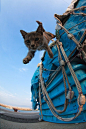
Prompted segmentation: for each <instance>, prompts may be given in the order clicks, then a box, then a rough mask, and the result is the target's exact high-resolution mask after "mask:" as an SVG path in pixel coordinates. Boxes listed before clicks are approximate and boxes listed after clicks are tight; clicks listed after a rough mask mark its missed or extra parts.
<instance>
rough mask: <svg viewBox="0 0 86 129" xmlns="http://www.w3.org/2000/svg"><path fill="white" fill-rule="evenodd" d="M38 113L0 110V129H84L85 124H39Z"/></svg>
mask: <svg viewBox="0 0 86 129" xmlns="http://www.w3.org/2000/svg"><path fill="white" fill-rule="evenodd" d="M38 117H39V115H38V113H36V114H33V113H31V114H30V113H29V115H27V114H23V115H22V113H14V112H8V111H7V112H6V111H2V110H0V129H86V122H85V123H79V124H56V123H50V122H45V121H42V122H39V121H38Z"/></svg>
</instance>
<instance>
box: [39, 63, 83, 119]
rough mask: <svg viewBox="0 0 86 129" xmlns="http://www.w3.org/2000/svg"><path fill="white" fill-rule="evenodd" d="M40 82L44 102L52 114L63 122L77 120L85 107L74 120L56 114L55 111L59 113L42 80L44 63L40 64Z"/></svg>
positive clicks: (80, 109)
mask: <svg viewBox="0 0 86 129" xmlns="http://www.w3.org/2000/svg"><path fill="white" fill-rule="evenodd" d="M40 81H41V86H42V92H43V96H44V100H45V101H46V103H47V104H48V106H49V108H50V110H51V112H52V114H53V115H54V116H55V117H56V118H58V119H59V120H62V121H71V120H73V119H75V118H76V117H78V116H79V115H80V113H81V111H82V107H83V106H81V107H80V108H79V111H78V113H77V114H76V115H75V116H74V117H72V118H62V117H60V116H59V115H57V114H56V112H55V111H57V109H56V108H55V107H54V105H53V103H52V101H51V99H50V98H49V95H48V93H47V91H46V88H45V86H44V82H43V78H42V63H41V64H40ZM46 97H47V98H46Z"/></svg>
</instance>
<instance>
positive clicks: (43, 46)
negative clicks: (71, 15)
mask: <svg viewBox="0 0 86 129" xmlns="http://www.w3.org/2000/svg"><path fill="white" fill-rule="evenodd" d="M36 22H37V23H38V24H39V26H38V28H37V30H36V31H34V32H30V33H27V32H25V31H23V30H20V32H21V34H22V36H23V38H24V42H25V45H26V46H27V47H28V49H29V52H28V54H27V56H26V57H25V58H24V59H23V63H24V64H27V63H29V61H30V60H31V59H32V58H33V57H34V54H35V52H36V50H46V51H47V52H48V55H49V56H50V58H53V53H52V51H51V49H50V47H49V46H48V43H49V41H50V40H51V39H52V38H54V37H55V35H53V34H52V33H50V32H46V31H45V30H44V28H43V26H42V23H41V22H39V21H36Z"/></svg>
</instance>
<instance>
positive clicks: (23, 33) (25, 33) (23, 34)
mask: <svg viewBox="0 0 86 129" xmlns="http://www.w3.org/2000/svg"><path fill="white" fill-rule="evenodd" d="M20 32H21V34H22V36H23V38H24V39H25V35H27V32H25V31H23V30H20Z"/></svg>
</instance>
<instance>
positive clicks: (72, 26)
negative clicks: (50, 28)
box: [60, 20, 86, 36]
mask: <svg viewBox="0 0 86 129" xmlns="http://www.w3.org/2000/svg"><path fill="white" fill-rule="evenodd" d="M83 22H86V20H84V21H82V22H80V23H78V24H76V25H75V26H72V27H71V28H69V29H68V30H71V29H72V28H74V27H76V26H78V25H79V24H82V23H83ZM64 33H65V32H63V33H62V34H61V35H60V36H62V35H63V34H64Z"/></svg>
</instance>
